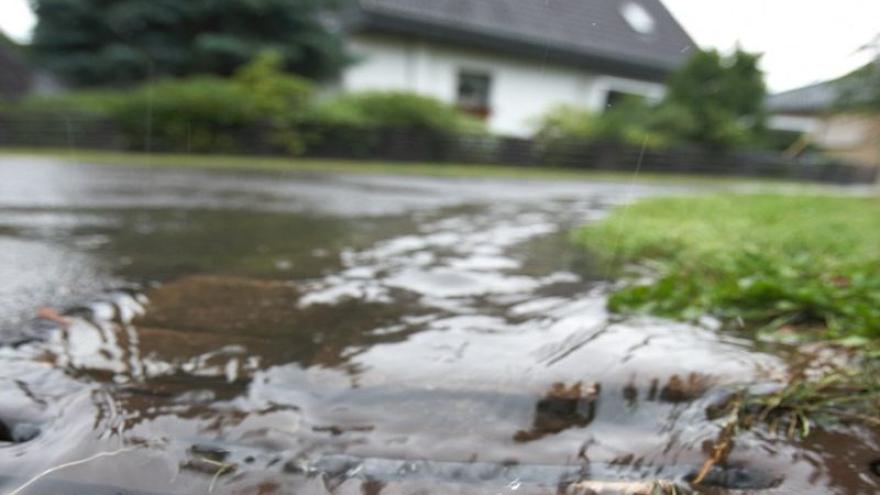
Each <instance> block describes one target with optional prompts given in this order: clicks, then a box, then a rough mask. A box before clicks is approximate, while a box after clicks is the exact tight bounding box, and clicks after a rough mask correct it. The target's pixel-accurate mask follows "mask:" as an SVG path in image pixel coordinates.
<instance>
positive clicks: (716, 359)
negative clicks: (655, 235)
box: [0, 162, 880, 494]
mask: <svg viewBox="0 0 880 495" xmlns="http://www.w3.org/2000/svg"><path fill="white" fill-rule="evenodd" d="M0 175H2V176H3V177H4V178H5V179H7V180H6V182H5V184H6V186H4V187H5V189H4V188H3V187H0V194H2V196H0V202H2V203H3V205H4V209H3V210H2V212H0V233H2V235H0V256H2V259H3V260H4V261H3V265H2V267H0V270H2V271H3V273H4V275H5V277H6V280H7V282H6V286H5V287H3V288H0V295H2V296H3V301H2V303H0V321H2V324H3V330H4V333H3V341H4V342H5V345H4V346H3V347H0V387H2V390H3V397H4V400H3V401H2V404H0V426H2V427H0V442H2V443H0V486H2V490H3V491H4V493H22V494H24V493H33V494H38V493H93V494H117V493H129V494H172V493H208V492H210V493H230V494H274V493H298V494H299V493H303V494H308V493H357V494H379V493H382V494H396V493H469V494H470V493H491V494H495V493H529V494H531V493H665V492H664V491H662V490H663V489H664V488H663V487H664V486H666V487H668V486H674V485H675V484H677V485H678V486H679V487H680V489H682V490H683V489H685V488H686V487H687V482H686V480H687V479H688V478H689V477H691V476H693V475H694V473H695V472H696V471H697V470H699V467H700V465H701V464H702V462H703V461H704V460H705V458H706V457H707V455H708V454H709V452H710V451H711V443H712V441H713V439H715V438H716V436H717V435H718V432H719V430H720V429H721V427H722V421H721V420H710V419H708V417H707V414H706V409H707V407H709V406H711V405H713V404H717V403H719V401H722V400H723V398H724V397H725V395H726V394H727V393H728V392H729V391H731V390H734V389H736V387H739V386H741V385H745V384H754V383H765V382H769V381H772V380H773V379H774V378H776V377H779V376H781V375H782V374H783V373H784V371H785V362H784V361H783V360H782V359H781V358H780V357H778V356H780V355H782V354H780V353H773V352H770V351H771V350H767V349H764V350H760V349H759V348H758V347H756V345H755V344H754V343H753V342H751V341H749V340H745V339H741V338H739V337H736V336H731V335H725V334H721V333H719V332H716V331H715V330H714V329H713V328H712V322H711V321H706V322H705V324H704V325H703V326H694V325H686V324H681V323H673V322H669V321H664V320H660V319H650V318H640V319H626V320H624V319H620V318H618V317H615V316H614V315H609V314H608V313H607V312H606V310H605V294H606V292H607V285H606V283H605V282H603V281H602V279H603V277H604V275H605V273H603V269H602V267H601V266H595V264H594V263H592V262H591V260H590V259H589V257H588V256H586V255H584V254H583V253H580V252H578V251H577V250H576V249H573V248H572V247H571V246H570V245H569V244H568V242H567V237H566V232H567V230H568V229H569V228H570V227H571V226H573V225H577V224H579V223H583V222H586V221H590V220H593V219H596V218H599V217H600V216H601V215H602V214H604V212H606V211H607V209H608V208H609V207H610V206H612V205H614V204H617V203H620V202H621V201H624V200H627V199H631V198H633V197H635V196H637V195H640V194H652V193H659V192H664V191H661V190H659V189H652V188H647V187H636V186H629V185H610V184H609V185H584V184H581V185H578V184H564V183H528V182H520V183H505V182H499V181H472V182H462V181H451V180H442V179H400V178H382V177H338V178H328V177H322V176H316V177H296V176H265V175H260V174H250V175H236V174H221V173H218V172H215V173H205V172H200V173H189V172H175V171H170V170H169V171H158V170H150V169H127V170H115V169H112V168H100V167H89V166H82V167H74V166H60V165H56V164H52V163H42V162H32V163H28V168H27V169H17V168H15V167H14V164H10V163H4V162H0ZM59 175H60V176H62V177H63V178H64V179H65V180H61V179H60V178H59V177H58V176H59ZM16 181H17V182H16ZM16 183H17V184H18V187H14V186H10V185H9V184H13V185H14V184H16ZM35 183H36V185H35ZM40 185H42V188H40V187H38V186H40ZM28 188H30V193H29V194H28V193H27V191H28ZM22 190H24V191H25V192H24V193H23V192H22ZM39 306H53V307H55V308H58V311H59V312H61V313H63V315H62V318H57V320H58V321H49V320H45V319H43V320H37V319H34V318H33V316H34V315H35V314H36V311H37V308H38V307H39ZM44 311H45V310H44ZM44 314H45V313H44ZM877 439H878V437H877V435H876V432H870V431H868V430H861V429H858V428H856V427H840V428H838V429H836V430H833V431H819V432H816V433H815V434H814V435H813V436H811V437H810V438H808V439H807V440H805V441H790V440H787V439H783V438H773V437H771V436H769V435H768V434H766V433H764V432H762V431H761V430H760V429H758V430H755V431H754V432H751V433H748V434H745V435H743V436H741V437H740V438H739V439H738V440H737V444H736V447H735V448H734V450H733V454H732V456H731V458H730V459H729V462H728V463H726V464H725V465H723V466H720V467H718V468H716V469H715V471H713V472H712V473H710V476H709V477H708V478H707V485H708V486H706V487H703V488H702V490H703V492H704V493H779V494H782V493H840V494H845V493H875V492H876V491H877V490H878V488H880V477H878V476H877V475H876V474H874V473H872V471H871V467H870V466H871V462H872V461H875V460H876V459H877V458H878V457H880V453H878V442H877ZM654 482H662V483H665V484H664V485H654V484H653V483H654ZM679 493H682V491H680V492H679Z"/></svg>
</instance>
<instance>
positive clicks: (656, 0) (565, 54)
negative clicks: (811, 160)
mask: <svg viewBox="0 0 880 495" xmlns="http://www.w3.org/2000/svg"><path fill="white" fill-rule="evenodd" d="M355 3H356V8H355V9H354V11H353V12H352V14H353V15H352V16H351V17H350V19H349V21H350V22H349V23H348V26H349V43H350V48H351V51H352V53H353V54H354V55H355V57H356V62H355V63H354V64H353V65H352V66H351V67H350V68H348V69H347V70H346V71H345V72H344V74H343V75H342V78H341V81H340V84H341V87H342V89H343V90H345V91H362V90H402V91H413V92H416V93H420V94H423V95H428V96H433V97H436V98H439V99H441V100H443V101H446V102H449V103H452V104H456V105H458V106H459V107H460V108H461V109H463V110H465V111H468V112H471V113H473V114H475V115H478V116H480V117H482V118H484V119H485V120H486V121H487V122H488V124H489V128H490V129H491V130H492V131H494V132H497V133H501V134H508V135H518V136H524V135H528V134H529V133H530V132H531V131H532V129H533V125H534V123H535V121H536V119H537V118H539V117H540V116H541V115H542V114H544V113H546V112H547V111H548V110H550V109H551V108H553V107H554V106H557V105H561V104H566V105H578V106H582V107H587V108H591V109H593V110H596V111H601V110H602V109H603V108H605V107H606V106H607V105H609V104H613V103H614V102H615V101H616V100H617V99H619V98H621V97H623V96H625V95H638V96H642V97H646V98H649V99H659V98H661V97H662V95H663V93H664V84H663V82H664V80H665V78H666V77H667V76H668V75H669V74H670V72H672V71H674V70H675V69H676V68H677V67H679V66H680V65H681V64H682V63H683V62H684V61H685V60H686V59H687V58H688V57H689V55H690V54H691V53H692V52H693V51H694V50H695V48H696V46H695V44H694V42H693V40H692V39H691V38H690V36H689V35H688V34H687V33H686V32H685V30H684V29H683V28H682V27H681V25H680V24H679V23H678V22H677V21H676V20H675V18H673V16H672V15H671V14H670V12H669V11H668V10H667V9H666V8H665V7H664V6H663V4H662V3H661V2H660V0H550V1H543V0H356V2H355Z"/></svg>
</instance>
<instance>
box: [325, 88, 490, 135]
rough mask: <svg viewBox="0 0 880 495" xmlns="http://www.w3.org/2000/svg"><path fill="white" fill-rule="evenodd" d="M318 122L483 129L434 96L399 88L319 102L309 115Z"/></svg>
mask: <svg viewBox="0 0 880 495" xmlns="http://www.w3.org/2000/svg"><path fill="white" fill-rule="evenodd" d="M310 121H311V122H313V123H315V124H318V125H328V126H329V125H348V126H363V127H395V128H407V129H424V130H430V131H437V132H484V131H485V126H484V124H483V122H482V121H480V120H478V119H476V118H474V117H471V116H469V115H467V114H464V113H462V112H460V111H459V110H458V109H456V108H455V107H454V106H452V105H448V104H446V103H443V102H442V101H440V100H437V99H435V98H431V97H427V96H421V95H418V94H415V93H408V92H402V91H366V92H361V93H349V94H343V95H339V96H336V97H333V98H330V99H328V100H325V101H322V102H320V103H318V104H317V105H316V106H315V108H314V109H313V111H312V112H311V115H310Z"/></svg>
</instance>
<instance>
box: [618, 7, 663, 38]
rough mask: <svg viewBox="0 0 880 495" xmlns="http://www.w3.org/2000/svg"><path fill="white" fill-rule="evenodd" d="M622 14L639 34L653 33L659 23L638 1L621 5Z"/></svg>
mask: <svg viewBox="0 0 880 495" xmlns="http://www.w3.org/2000/svg"><path fill="white" fill-rule="evenodd" d="M620 14H621V15H622V16H623V18H624V19H625V20H626V23H627V24H629V27H631V28H633V30H634V31H636V32H638V33H639V34H651V33H653V32H654V30H655V29H656V27H657V25H656V22H655V21H654V17H653V16H652V15H651V13H650V12H648V10H647V9H646V8H645V7H643V6H642V5H640V4H638V3H636V2H626V3H625V4H623V5H622V6H621V7H620Z"/></svg>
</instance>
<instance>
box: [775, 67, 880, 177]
mask: <svg viewBox="0 0 880 495" xmlns="http://www.w3.org/2000/svg"><path fill="white" fill-rule="evenodd" d="M846 81H847V79H845V78H841V79H835V80H832V81H825V82H821V83H817V84H811V85H809V86H804V87H802V88H797V89H793V90H790V91H785V92H782V93H778V94H775V95H771V96H770V97H769V98H768V99H767V109H768V111H769V112H770V119H769V122H768V124H769V126H770V127H771V128H773V129H778V130H783V131H793V132H799V133H802V134H803V136H804V140H803V141H802V142H803V143H804V144H806V143H810V144H813V145H815V146H817V147H819V148H821V149H822V150H824V152H825V154H827V155H829V156H832V157H835V158H840V159H842V160H846V161H848V162H852V163H860V164H865V165H878V164H880V116H878V115H869V114H864V113H858V112H852V111H849V112H848V111H844V110H841V109H840V108H839V107H838V105H836V103H837V101H838V98H839V97H840V95H841V92H842V91H843V89H844V85H845V84H846Z"/></svg>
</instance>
